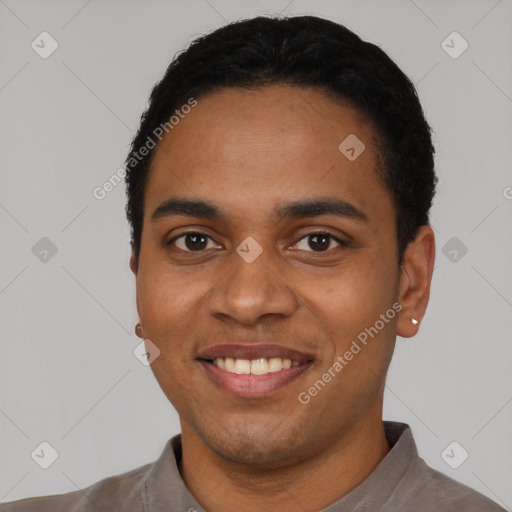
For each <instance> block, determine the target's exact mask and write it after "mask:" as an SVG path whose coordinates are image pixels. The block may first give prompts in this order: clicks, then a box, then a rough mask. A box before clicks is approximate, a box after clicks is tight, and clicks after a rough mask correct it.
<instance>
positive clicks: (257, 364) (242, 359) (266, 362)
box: [197, 344, 313, 398]
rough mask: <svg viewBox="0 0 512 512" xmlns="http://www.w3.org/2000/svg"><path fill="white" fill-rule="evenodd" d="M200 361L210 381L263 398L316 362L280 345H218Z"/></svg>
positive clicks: (245, 396)
mask: <svg viewBox="0 0 512 512" xmlns="http://www.w3.org/2000/svg"><path fill="white" fill-rule="evenodd" d="M197 361H199V363H200V364H201V366H202V367H203V368H204V370H205V372H206V375H207V376H208V377H209V378H210V380H211V381H212V382H213V383H214V384H216V385H217V386H219V387H221V388H222V389H223V390H224V391H227V392H229V393H231V394H234V395H237V396H240V397H244V398H261V397H264V396H268V395H270V394H272V393H274V392H275V391H277V390H278V389H281V388H282V387H284V386H286V385H287V384H289V383H290V382H292V381H294V380H296V379H297V378H298V377H299V376H300V375H302V374H303V373H304V372H305V371H306V370H307V369H308V368H310V367H311V366H312V364H313V357H312V356H310V355H308V354H305V353H303V352H299V351H297V350H294V349H289V348H286V347H282V346H279V345H268V344H258V345H234V344H232V345H227V344H226V345H215V346H214V347H209V348H207V349H205V350H203V351H201V352H200V353H199V357H198V358H197Z"/></svg>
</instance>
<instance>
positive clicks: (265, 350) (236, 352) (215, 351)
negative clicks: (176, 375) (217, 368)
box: [197, 343, 313, 363]
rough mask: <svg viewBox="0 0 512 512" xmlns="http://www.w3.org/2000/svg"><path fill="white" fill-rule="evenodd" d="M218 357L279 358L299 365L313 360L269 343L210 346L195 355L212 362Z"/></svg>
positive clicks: (310, 357)
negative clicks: (297, 362) (296, 362)
mask: <svg viewBox="0 0 512 512" xmlns="http://www.w3.org/2000/svg"><path fill="white" fill-rule="evenodd" d="M218 357H222V358H226V357H232V358H233V359H249V360H253V359H260V358H267V359H270V358H272V357H280V358H281V359H291V360H292V361H299V362H301V363H305V362H307V361H310V360H312V359H313V357H312V356H311V355H310V354H306V353H304V352H300V351H299V350H296V349H293V348H289V347H284V346H282V345H275V344H270V343H256V344H248V343H246V344H240V343H225V344H221V345H211V346H209V347H206V348H204V349H201V350H200V351H199V352H198V354H197V358H198V359H211V360H213V359H217V358H218Z"/></svg>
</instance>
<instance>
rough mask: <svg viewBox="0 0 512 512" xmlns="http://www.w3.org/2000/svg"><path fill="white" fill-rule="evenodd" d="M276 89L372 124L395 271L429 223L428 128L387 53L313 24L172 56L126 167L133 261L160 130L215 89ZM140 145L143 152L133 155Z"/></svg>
mask: <svg viewBox="0 0 512 512" xmlns="http://www.w3.org/2000/svg"><path fill="white" fill-rule="evenodd" d="M274 84H283V85H290V86H298V87H302V88H312V87H313V88H318V89H320V90H322V91H324V92H325V93H326V94H327V95H328V96H329V97H332V98H338V99H340V100H343V101H345V102H348V103H349V104H350V105H352V106H354V107H355V108H357V109H358V110H359V111H360V112H361V113H363V115H365V117H366V119H368V120H369V121H370V122H371V123H372V125H373V126H374V128H375V129H376V132H377V135H378V138H379V144H378V147H379V153H378V160H379V161H380V162H382V165H381V166H379V169H378V170H379V174H380V175H381V177H382V179H383V182H384V183H385V185H386V187H387V189H388V190H389V192H390V194H391V197H392V200H393V204H394V207H395V211H396V229H397V249H398V261H399V264H401V263H402V261H403V254H404V251H405V248H406V247H407V244H408V243H409V242H410V241H412V240H413V239H414V238H415V236H416V234H417V231H418V229H419V228H420V227H421V226H424V225H428V224H429V210H430V207H431V205H432V200H433V197H434V194H435V187H436V183H437V178H436V175H435V171H434V147H433V145H432V138H431V128H430V126H429V125H428V123H427V121H426V119H425V116H424V113H423V110H422V107H421V105H420V101H419V99H418V96H417V93H416V89H415V88H414V85H413V84H412V82H411V81H410V80H409V78H407V76H406V75H405V74H404V73H403V72H402V71H401V70H400V69H399V68H398V66H397V65H396V64H395V63H394V62H393V61H392V60H391V58H390V57H388V55H387V54H386V53H384V52H383V51H382V50H381V49H380V48H379V47H378V46H376V45H374V44H372V43H369V42H366V41H363V40H362V39H361V38H360V37H359V36H357V35H356V34H355V33H354V32H352V31H350V30H349V29H347V28H346V27H344V26H343V25H340V24H338V23H335V22H333V21H329V20H325V19H322V18H318V17H315V16H292V17H272V16H268V17H267V16H259V17H255V18H251V19H247V20H242V21H237V22H234V23H230V24H228V25H226V26H223V27H221V28H219V29H217V30H215V31H214V32H212V33H210V34H207V35H205V36H201V37H199V38H197V39H195V40H194V41H193V42H192V43H191V44H190V46H189V47H188V48H187V49H186V50H183V51H181V52H179V53H178V54H177V55H176V56H175V58H174V59H173V61H172V62H171V64H170V65H169V67H168V68H167V71H166V73H165V75H164V77H163V78H162V79H161V80H160V82H158V83H157V84H156V85H155V87H154V88H153V90H152V92H151V95H150V98H149V105H148V107H147V109H146V111H145V112H144V113H143V114H142V116H141V123H140V127H139V129H138V132H137V134H136V135H135V137H134V139H133V141H132V144H131V148H130V152H129V154H128V156H127V158H126V162H125V164H126V165H125V170H126V185H127V198H128V200H127V205H126V214H127V218H128V222H129V223H130V225H131V248H132V251H133V253H134V255H135V258H136V261H137V262H138V259H139V254H140V244H141V237H142V226H143V218H144V192H145V188H146V183H147V180H148V173H149V171H150V166H151V160H152V155H153V154H154V147H155V146H156V144H155V143H154V139H153V136H154V134H159V133H161V132H162V129H161V128H160V130H159V127H162V126H167V127H172V126H170V125H169V119H171V116H173V113H174V112H176V113H177V114H179V112H180V111H178V110H176V109H179V108H181V107H183V106H184V105H187V104H189V103H190V100H191V98H192V99H193V100H194V101H197V99H198V98H199V97H201V96H203V95H205V94H207V93H212V92H215V91H218V90H220V89H223V88H229V87H235V88H247V89H253V88H259V87H263V86H267V85H274ZM188 108H189V107H188ZM180 117H181V115H180ZM158 130H159V131H158ZM165 131H168V129H166V130H165ZM150 140H151V141H153V143H152V144H151V145H149V144H148V141H150ZM340 142H341V141H340ZM143 146H146V147H147V148H148V147H149V148H151V149H149V150H148V149H146V151H144V153H146V154H145V155H144V156H141V153H140V148H141V147H143ZM171 165H172V164H171Z"/></svg>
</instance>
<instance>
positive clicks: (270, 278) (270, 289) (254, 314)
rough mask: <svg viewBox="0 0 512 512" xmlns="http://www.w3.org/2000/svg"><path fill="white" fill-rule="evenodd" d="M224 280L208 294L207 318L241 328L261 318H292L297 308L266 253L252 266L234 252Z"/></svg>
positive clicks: (294, 298)
mask: <svg viewBox="0 0 512 512" xmlns="http://www.w3.org/2000/svg"><path fill="white" fill-rule="evenodd" d="M231 257H232V259H233V264H232V267H231V270H230V271H228V273H227V274H226V276H225V277H224V278H223V279H221V281H220V282H218V283H216V285H215V286H214V287H213V288H212V290H211V291H210V292H209V294H208V296H207V299H206V302H207V304H206V306H207V308H208V312H209V314H210V315H213V316H216V317H218V318H220V319H223V320H228V319H230V320H231V321H234V322H237V323H239V324H243V325H254V324H257V323H258V322H259V321H261V319H262V318H263V317H265V318H268V317H271V316H276V317H291V316H292V315H293V314H294V313H295V311H296V310H297V308H298V306H299V301H298V300H297V297H296V296H295V294H294V293H293V291H292V290H291V289H290V288H289V287H288V286H287V285H286V283H285V282H284V280H283V279H282V278H281V276H280V275H279V270H278V269H277V268H271V266H270V262H269V260H268V258H266V257H265V251H264V252H263V253H262V254H261V255H260V256H259V257H258V258H257V259H256V260H255V261H253V262H252V263H248V262H247V261H244V259H242V258H241V257H240V256H239V255H238V254H237V253H236V252H234V253H233V255H232V256H231Z"/></svg>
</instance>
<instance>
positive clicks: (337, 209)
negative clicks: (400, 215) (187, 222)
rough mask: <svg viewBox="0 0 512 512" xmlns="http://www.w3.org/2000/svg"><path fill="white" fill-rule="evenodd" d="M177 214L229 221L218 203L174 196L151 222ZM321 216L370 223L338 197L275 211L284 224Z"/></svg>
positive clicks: (297, 202) (362, 213) (284, 207)
mask: <svg viewBox="0 0 512 512" xmlns="http://www.w3.org/2000/svg"><path fill="white" fill-rule="evenodd" d="M173 215H180V216H185V217H197V218H200V219H210V220H226V218H227V215H226V214H225V213H224V212H223V211H222V210H221V208H219V207H218V206H217V205H215V204H214V203H211V202H208V201H204V200H190V199H184V198H179V197H170V198H169V199H166V200H165V201H164V202H163V203H161V204H160V205H159V206H158V207H157V208H156V209H155V211H154V212H153V214H152V215H151V220H152V221H156V220H158V219H161V218H164V217H170V216H173ZM321 215H331V216H335V217H342V218H346V219H352V220H356V221H360V222H368V216H367V215H366V214H365V213H364V212H362V211H361V210H359V209H358V208H356V207H355V206H353V205H352V204H350V203H347V202H346V201H343V200H342V199H339V198H336V197H333V198H322V199H314V200H309V201H294V202H291V203H285V204H280V205H277V207H276V208H275V210H274V218H275V221H276V222H280V221H282V220H284V219H301V218H311V217H319V216H321Z"/></svg>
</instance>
